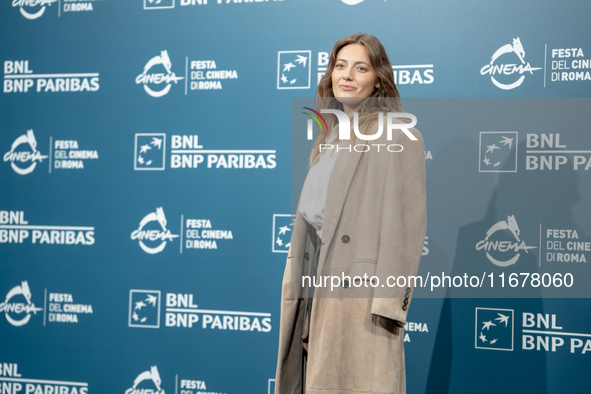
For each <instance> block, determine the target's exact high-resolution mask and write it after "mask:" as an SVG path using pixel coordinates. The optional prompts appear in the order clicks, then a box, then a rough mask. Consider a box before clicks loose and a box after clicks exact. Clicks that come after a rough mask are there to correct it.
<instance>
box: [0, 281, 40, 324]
mask: <svg viewBox="0 0 591 394" xmlns="http://www.w3.org/2000/svg"><path fill="white" fill-rule="evenodd" d="M32 297H33V296H32V294H31V289H30V288H29V283H28V282H27V281H26V280H25V281H23V282H21V284H20V285H19V286H14V287H13V288H12V289H10V290H9V291H8V293H7V294H6V298H5V299H4V302H2V303H0V313H1V312H4V316H5V317H6V320H8V322H9V323H10V324H12V325H13V326H16V327H20V326H24V325H25V324H27V323H28V322H29V320H31V316H32V315H36V314H37V312H41V311H42V310H43V308H38V307H36V306H35V303H34V302H33V301H31V299H32Z"/></svg>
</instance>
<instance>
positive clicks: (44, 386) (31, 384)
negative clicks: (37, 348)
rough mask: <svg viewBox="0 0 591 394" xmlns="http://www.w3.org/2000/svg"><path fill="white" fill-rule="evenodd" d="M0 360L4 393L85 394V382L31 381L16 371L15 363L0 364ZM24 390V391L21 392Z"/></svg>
mask: <svg viewBox="0 0 591 394" xmlns="http://www.w3.org/2000/svg"><path fill="white" fill-rule="evenodd" d="M1 361H6V360H0V366H1V367H0V386H1V387H3V389H2V392H3V393H4V392H5V393H13V394H16V393H21V392H25V393H27V394H29V393H36V394H42V393H47V394H50V393H53V394H57V393H61V394H87V393H88V383H85V382H68V381H64V380H62V379H60V380H48V379H31V378H23V375H22V374H21V373H20V372H19V371H18V369H19V368H18V367H19V365H18V364H17V363H7V362H1ZM23 389H24V391H23Z"/></svg>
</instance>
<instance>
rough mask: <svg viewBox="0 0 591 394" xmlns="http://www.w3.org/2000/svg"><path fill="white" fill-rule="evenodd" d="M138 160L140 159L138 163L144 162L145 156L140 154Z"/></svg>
mask: <svg viewBox="0 0 591 394" xmlns="http://www.w3.org/2000/svg"><path fill="white" fill-rule="evenodd" d="M137 161H138V163H140V164H144V158H143V157H141V156H138V158H137Z"/></svg>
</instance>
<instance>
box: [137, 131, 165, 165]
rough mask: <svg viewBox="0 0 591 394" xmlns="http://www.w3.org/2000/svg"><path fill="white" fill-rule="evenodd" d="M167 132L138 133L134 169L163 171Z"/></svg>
mask: <svg viewBox="0 0 591 394" xmlns="http://www.w3.org/2000/svg"><path fill="white" fill-rule="evenodd" d="M165 149H166V134H164V133H136V135H135V144H134V152H135V154H134V162H133V169H134V170H136V171H154V170H156V171H158V170H160V171H162V170H164V168H165V159H166V154H165Z"/></svg>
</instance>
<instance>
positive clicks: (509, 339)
mask: <svg viewBox="0 0 591 394" xmlns="http://www.w3.org/2000/svg"><path fill="white" fill-rule="evenodd" d="M513 314H514V311H513V309H494V308H476V343H475V347H476V349H491V350H508V351H513V337H514V322H513Z"/></svg>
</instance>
